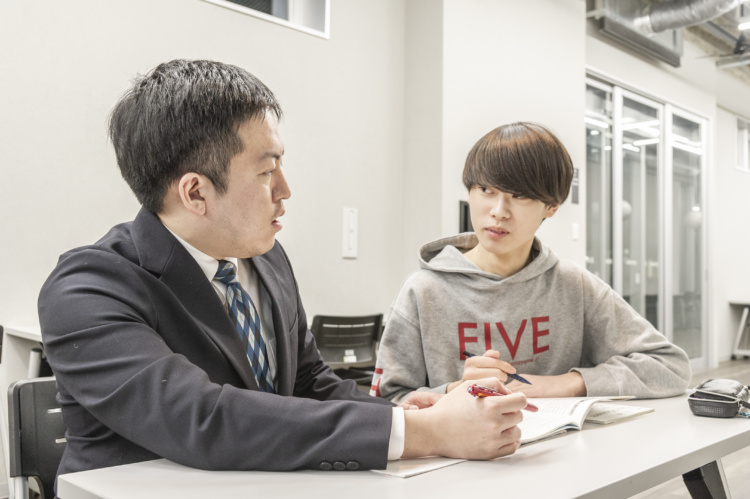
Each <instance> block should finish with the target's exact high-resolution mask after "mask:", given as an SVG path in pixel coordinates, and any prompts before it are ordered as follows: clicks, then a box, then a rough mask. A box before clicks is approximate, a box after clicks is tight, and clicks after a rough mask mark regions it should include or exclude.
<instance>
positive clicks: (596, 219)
mask: <svg viewBox="0 0 750 499" xmlns="http://www.w3.org/2000/svg"><path fill="white" fill-rule="evenodd" d="M610 103H611V91H610V90H608V89H607V88H606V87H604V88H602V87H598V86H593V85H587V86H586V117H585V118H584V121H585V123H586V206H587V209H586V268H587V269H588V270H589V271H590V272H592V273H594V274H596V275H597V276H599V277H600V278H601V279H603V280H604V281H606V282H607V283H609V284H610V285H612V223H611V220H612V127H611V123H612V117H611V116H610V112H609V109H610V107H611V105H610Z"/></svg>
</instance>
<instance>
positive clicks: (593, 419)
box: [586, 403, 654, 424]
mask: <svg viewBox="0 0 750 499" xmlns="http://www.w3.org/2000/svg"><path fill="white" fill-rule="evenodd" d="M653 411H654V409H653V407H637V406H634V405H620V404H612V403H606V404H596V405H594V407H592V408H591V410H590V411H589V413H588V414H587V415H586V422H587V423H594V424H609V423H614V422H615V421H623V420H626V419H630V418H634V417H636V416H640V415H641V414H646V413H649V412H653Z"/></svg>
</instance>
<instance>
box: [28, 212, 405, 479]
mask: <svg viewBox="0 0 750 499" xmlns="http://www.w3.org/2000/svg"><path fill="white" fill-rule="evenodd" d="M251 264H252V265H253V266H254V268H255V269H256V271H257V275H258V276H259V278H260V280H261V281H262V283H263V285H264V286H265V288H266V289H267V290H268V293H269V294H270V296H271V298H272V302H273V306H272V308H273V324H274V333H275V335H276V356H277V366H278V374H277V376H278V389H277V392H278V394H277V395H272V394H267V393H262V392H260V391H258V390H257V384H256V382H255V379H254V377H253V374H252V371H251V369H250V365H249V363H248V360H247V356H246V354H245V353H244V352H243V348H242V345H241V342H240V340H239V337H238V335H237V334H236V333H235V330H234V326H233V324H232V322H231V320H230V319H229V316H228V314H227V312H226V309H225V308H224V306H223V305H222V302H221V300H220V299H219V297H218V295H217V294H216V291H215V290H214V288H213V286H212V285H211V283H210V282H209V281H208V279H206V276H205V274H204V273H203V272H202V271H201V269H200V267H199V266H198V264H197V262H196V261H195V260H194V259H193V258H192V257H191V256H190V254H189V253H188V252H187V250H185V248H184V247H183V246H182V245H181V244H180V243H179V242H178V241H177V240H176V239H175V238H174V236H172V234H171V233H170V232H169V231H168V230H167V229H166V228H165V227H164V225H163V224H162V223H161V221H160V220H159V219H158V217H156V215H154V214H153V213H150V212H148V211H145V210H141V212H140V213H139V214H138V216H137V217H136V219H135V220H134V221H133V222H130V223H125V224H122V225H118V226H115V227H113V228H112V229H111V230H110V232H109V233H108V234H107V235H106V236H104V237H103V238H102V239H101V240H99V241H98V242H97V243H96V244H94V245H92V246H86V247H82V248H78V249H74V250H72V251H70V252H68V253H65V254H64V255H62V256H61V257H60V260H59V262H58V265H57V267H56V268H55V270H54V271H53V272H52V274H51V275H50V277H49V278H48V280H47V282H46V283H45V284H44V286H43V288H42V291H41V293H40V296H39V317H40V323H41V329H42V337H43V340H44V348H45V352H46V355H47V357H48V359H49V363H50V365H51V367H52V370H53V371H54V373H55V375H56V376H57V384H58V389H59V395H58V397H59V399H60V402H61V404H62V408H63V418H64V420H65V424H66V425H67V428H68V432H67V440H68V443H67V448H66V450H65V454H64V456H63V460H62V463H61V465H60V469H59V473H60V474H62V473H69V472H74V471H81V470H87V469H93V468H102V467H107V466H114V465H118V464H126V463H133V462H138V461H145V460H149V459H156V458H159V457H165V458H168V459H170V460H172V461H175V462H178V463H181V464H185V465H187V466H192V467H196V468H202V469H213V470H294V469H301V468H312V469H326V468H330V467H331V466H333V467H334V468H336V469H338V468H341V467H342V464H344V465H348V468H349V469H356V468H361V469H368V468H383V467H385V465H386V462H387V451H388V440H389V436H390V428H391V417H392V405H390V403H385V401H382V400H380V399H376V398H373V397H369V396H368V395H366V394H363V393H361V392H360V391H359V390H357V388H356V385H355V384H354V383H353V382H351V381H342V380H340V379H339V378H338V377H337V376H335V375H334V374H333V372H332V371H331V369H330V368H329V367H327V366H326V365H325V364H323V361H322V360H321V357H320V354H319V353H318V351H317V349H316V346H315V341H314V339H313V337H312V335H311V333H310V331H309V330H308V328H307V318H306V317H305V312H304V310H303V308H302V303H301V301H300V297H299V293H298V289H297V283H296V281H295V279H294V276H293V274H292V269H291V266H290V264H289V261H288V259H287V257H286V254H285V253H284V250H283V249H282V247H281V246H280V245H279V244H278V243H276V245H275V246H274V248H273V249H272V250H271V251H269V252H268V253H267V254H265V255H262V256H258V257H254V258H252V259H251Z"/></svg>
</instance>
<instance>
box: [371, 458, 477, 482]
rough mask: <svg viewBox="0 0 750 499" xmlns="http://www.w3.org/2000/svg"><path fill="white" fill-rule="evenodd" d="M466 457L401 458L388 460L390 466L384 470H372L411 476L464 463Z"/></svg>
mask: <svg viewBox="0 0 750 499" xmlns="http://www.w3.org/2000/svg"><path fill="white" fill-rule="evenodd" d="M464 461H465V459H450V458H447V457H421V458H417V459H399V460H396V461H388V466H387V467H386V468H385V469H384V470H371V471H374V472H375V473H383V474H385V475H391V476H397V477H401V478H409V477H410V476H414V475H419V474H420V473H427V472H428V471H432V470H437V469H439V468H444V467H446V466H451V465H453V464H456V463H462V462H464Z"/></svg>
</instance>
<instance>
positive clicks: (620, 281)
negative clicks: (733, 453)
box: [584, 78, 708, 368]
mask: <svg viewBox="0 0 750 499" xmlns="http://www.w3.org/2000/svg"><path fill="white" fill-rule="evenodd" d="M584 121H585V124H586V182H585V185H586V204H587V206H586V224H587V225H586V267H587V269H588V270H589V271H591V272H592V273H594V274H596V275H598V276H599V277H600V278H602V279H603V280H604V281H606V282H607V283H609V284H610V285H611V286H612V288H613V289H614V290H615V291H616V292H617V293H619V294H620V295H621V296H622V297H623V298H624V299H625V300H626V301H627V302H628V303H630V305H631V306H632V307H633V308H634V309H635V310H636V311H637V312H638V313H640V314H641V315H642V316H643V317H645V318H646V319H647V320H648V321H649V322H651V324H653V325H654V327H656V328H657V329H658V330H659V331H661V332H662V333H664V335H665V336H666V337H667V338H669V339H670V340H671V341H673V342H674V343H675V344H677V345H679V346H680V347H682V348H683V349H684V350H685V351H686V352H687V353H688V355H689V356H690V359H691V362H692V365H693V368H701V367H705V365H706V363H707V359H708V355H707V346H708V340H707V334H706V331H708V320H707V313H706V310H707V308H706V307H707V300H706V291H707V279H706V268H707V255H708V251H707V240H706V235H707V232H706V230H705V225H704V224H705V207H706V192H705V186H704V183H705V178H706V176H705V168H706V158H707V153H706V151H707V146H706V133H707V132H706V130H707V122H706V120H705V119H704V118H701V117H698V116H694V115H691V114H690V113H687V112H684V111H682V110H679V109H676V108H675V107H674V106H673V105H671V104H668V103H663V102H657V101H654V100H652V99H648V98H646V97H644V96H642V95H640V94H637V93H634V92H631V91H628V90H625V89H623V88H621V87H618V86H617V85H614V84H608V83H606V82H603V81H600V80H598V79H595V78H588V79H587V80H586V115H585V118H584Z"/></svg>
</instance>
